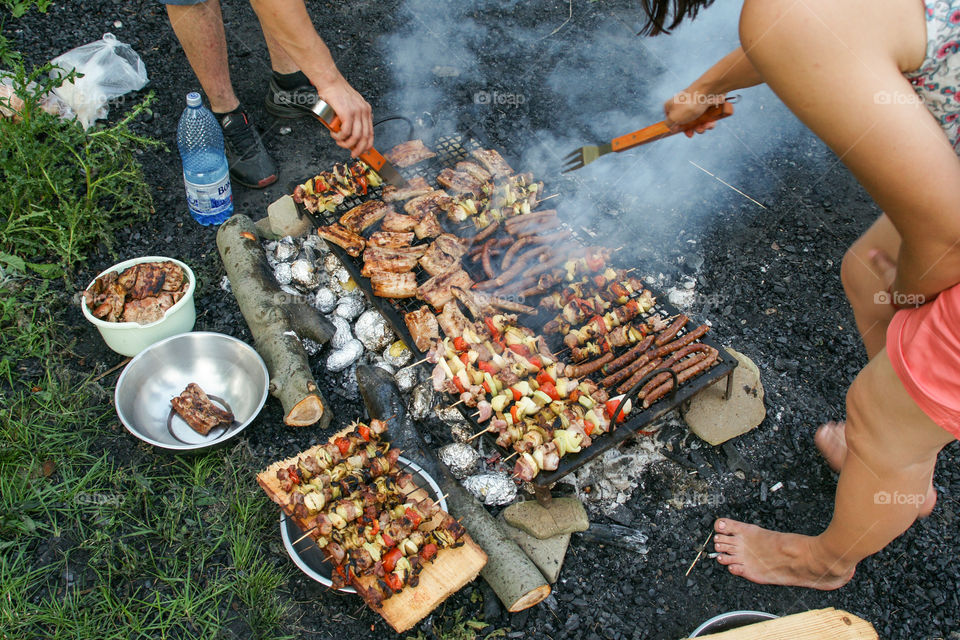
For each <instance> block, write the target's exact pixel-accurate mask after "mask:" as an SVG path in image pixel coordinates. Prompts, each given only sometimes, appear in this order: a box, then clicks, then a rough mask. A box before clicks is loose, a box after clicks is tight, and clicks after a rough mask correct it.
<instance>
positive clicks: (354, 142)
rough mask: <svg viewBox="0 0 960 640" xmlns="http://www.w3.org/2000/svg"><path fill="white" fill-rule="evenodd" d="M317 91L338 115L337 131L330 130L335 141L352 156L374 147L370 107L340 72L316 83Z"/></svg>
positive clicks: (371, 110)
mask: <svg viewBox="0 0 960 640" xmlns="http://www.w3.org/2000/svg"><path fill="white" fill-rule="evenodd" d="M317 93H318V94H319V95H320V97H321V98H322V99H323V100H324V101H325V102H326V103H327V104H329V105H330V106H331V107H333V110H334V111H336V112H337V116H338V117H339V118H340V131H338V132H337V133H334V132H332V131H331V132H330V135H331V137H332V138H333V140H334V142H336V143H337V145H339V146H341V147H343V148H344V149H349V150H350V155H351V156H352V157H354V158H356V157H357V156H359V155H360V154H361V153H363V152H364V151H367V150H369V149H370V148H371V147H373V109H371V108H370V105H369V104H368V103H367V101H366V100H364V99H363V96H361V95H360V94H359V93H357V91H356V89H354V88H353V87H351V86H350V84H349V83H348V82H347V81H346V79H345V78H344V77H343V76H341V75H339V74H338V75H337V78H336V80H334V81H333V82H332V83H330V84H329V85H326V86H322V87H320V86H318V87H317Z"/></svg>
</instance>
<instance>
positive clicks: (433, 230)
mask: <svg viewBox="0 0 960 640" xmlns="http://www.w3.org/2000/svg"><path fill="white" fill-rule="evenodd" d="M413 232H414V233H415V234H416V235H417V237H418V238H421V239H422V238H436V237H437V236H439V235H441V234H443V227H441V226H440V221H439V220H437V214H435V213H434V212H432V211H431V212H430V213H427V214H426V215H424V216H423V217H422V218H421V219H420V222H418V223H417V225H416V226H415V227H414V228H413Z"/></svg>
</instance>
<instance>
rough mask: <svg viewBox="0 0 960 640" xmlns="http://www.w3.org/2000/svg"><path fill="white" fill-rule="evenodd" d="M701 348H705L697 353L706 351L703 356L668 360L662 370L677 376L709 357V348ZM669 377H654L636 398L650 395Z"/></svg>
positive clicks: (668, 375) (664, 375)
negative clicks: (669, 371) (669, 370)
mask: <svg viewBox="0 0 960 640" xmlns="http://www.w3.org/2000/svg"><path fill="white" fill-rule="evenodd" d="M702 346H703V347H705V348H704V349H698V350H697V351H707V353H706V354H704V353H694V354H693V355H691V356H690V357H689V358H687V359H686V360H682V359H680V358H670V359H669V360H667V361H666V362H664V363H663V368H665V369H671V370H672V371H673V372H674V373H676V374H678V376H679V374H680V373H681V372H682V371H684V370H685V369H687V368H689V367H691V366H693V365H694V364H696V363H697V362H698V361H700V360H702V359H703V358H706V357H707V355H709V351H708V350H709V349H710V347H707V346H706V345H702ZM671 377H672V376H671V375H670V374H669V373H661V374H660V375H658V376H656V377H655V378H653V379H652V380H650V381H649V382H647V384H645V385H643V388H642V389H640V393H639V394H637V397H638V398H644V397H646V395H647V394H648V393H650V391H651V390H652V389H654V388H656V387H658V386H659V385H661V384H663V383H664V382H666V381H668V380H669V379H670V378H671Z"/></svg>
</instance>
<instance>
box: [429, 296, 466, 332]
mask: <svg viewBox="0 0 960 640" xmlns="http://www.w3.org/2000/svg"><path fill="white" fill-rule="evenodd" d="M437 321H438V322H439V323H440V328H441V329H443V333H444V335H446V336H447V337H448V338H450V339H451V340H453V339H454V338H456V337H458V336H462V335H463V332H464V329H466V328H467V327H468V326H470V321H469V320H467V317H466V316H465V315H463V312H462V311H460V307H459V306H458V305H457V301H456V300H450V302H448V303H447V304H445V305H443V311H441V312H440V315H439V316H437Z"/></svg>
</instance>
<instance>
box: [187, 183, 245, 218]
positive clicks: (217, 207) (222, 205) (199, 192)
mask: <svg viewBox="0 0 960 640" xmlns="http://www.w3.org/2000/svg"><path fill="white" fill-rule="evenodd" d="M183 184H184V186H185V187H186V189H187V206H188V207H190V213H191V214H193V215H194V216H215V215H219V214H221V213H224V212H225V211H227V210H228V209H229V208H230V207H232V206H233V191H232V189H231V188H230V174H229V173H228V174H227V175H225V176H223V178H222V179H221V180H219V181H217V182H214V183H213V184H194V183H192V182H190V181H189V180H187V177H186V176H184V177H183Z"/></svg>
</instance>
